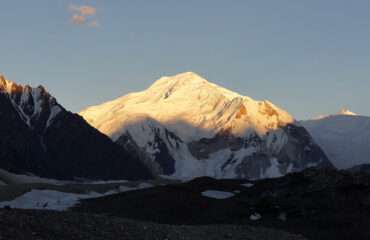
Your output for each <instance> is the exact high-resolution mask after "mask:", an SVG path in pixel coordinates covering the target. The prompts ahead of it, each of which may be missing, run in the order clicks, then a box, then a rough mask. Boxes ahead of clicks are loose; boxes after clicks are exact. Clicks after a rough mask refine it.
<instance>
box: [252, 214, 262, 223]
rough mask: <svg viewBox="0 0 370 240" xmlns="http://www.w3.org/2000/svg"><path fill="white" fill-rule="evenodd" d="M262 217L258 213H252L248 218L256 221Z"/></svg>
mask: <svg viewBox="0 0 370 240" xmlns="http://www.w3.org/2000/svg"><path fill="white" fill-rule="evenodd" d="M261 218H262V217H261V215H259V214H258V213H254V214H252V215H251V216H250V217H249V219H250V220H252V221H257V220H259V219H261Z"/></svg>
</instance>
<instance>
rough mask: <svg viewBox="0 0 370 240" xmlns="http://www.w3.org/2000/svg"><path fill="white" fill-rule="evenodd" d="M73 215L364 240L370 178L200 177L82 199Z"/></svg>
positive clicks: (331, 174) (320, 174)
mask: <svg viewBox="0 0 370 240" xmlns="http://www.w3.org/2000/svg"><path fill="white" fill-rule="evenodd" d="M207 190H217V191H223V192H227V193H229V194H234V195H233V196H232V197H229V198H226V199H214V198H209V197H206V196H203V195H202V193H203V192H204V191H207ZM72 210H73V211H79V212H91V213H104V214H110V215H111V216H117V217H127V218H132V219H137V220H141V221H153V222H158V223H164V224H175V225H182V224H185V225H210V224H233V225H241V226H245V225H248V226H250V225H253V226H262V227H268V228H274V229H280V230H283V231H287V232H291V233H295V234H301V235H303V236H304V237H306V238H308V239H315V240H317V239H319V240H321V239H322V240H328V239H333V240H334V239H335V240H346V239H356V240H368V239H370V227H369V226H370V174H368V173H366V172H353V173H351V172H347V171H337V170H334V169H319V168H310V169H306V170H304V171H302V172H299V173H293V174H288V175H286V176H284V177H280V178H274V179H265V180H260V181H255V182H251V181H248V180H242V179H222V180H216V179H212V178H209V177H203V178H198V179H194V180H192V181H190V182H186V183H183V184H174V185H165V186H157V187H153V188H148V189H142V190H138V191H131V192H124V193H119V194H115V195H111V196H106V197H102V198H95V199H86V200H82V202H81V204H80V205H77V206H76V207H75V208H74V209H72ZM257 214H258V215H257ZM256 216H257V217H256ZM210 239H211V238H210ZM272 239H276V238H272Z"/></svg>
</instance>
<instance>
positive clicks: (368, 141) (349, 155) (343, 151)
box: [300, 110, 370, 169]
mask: <svg viewBox="0 0 370 240" xmlns="http://www.w3.org/2000/svg"><path fill="white" fill-rule="evenodd" d="M300 123H301V124H302V125H303V126H304V127H305V128H306V129H307V130H308V132H309V133H310V134H311V136H312V137H313V138H314V139H315V141H316V142H317V143H318V144H319V145H320V146H321V148H322V149H323V150H324V152H325V153H326V155H327V156H328V157H329V159H330V161H331V162H332V163H333V164H334V166H335V167H336V168H338V169H347V168H352V167H354V166H356V165H362V164H370V117H365V116H357V115H356V114H355V113H353V112H351V111H349V110H342V111H341V112H340V113H338V114H333V115H326V116H321V117H318V118H313V119H310V120H307V121H300Z"/></svg>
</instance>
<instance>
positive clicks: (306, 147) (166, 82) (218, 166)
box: [79, 72, 332, 179]
mask: <svg viewBox="0 0 370 240" xmlns="http://www.w3.org/2000/svg"><path fill="white" fill-rule="evenodd" d="M79 114H80V115H81V116H83V118H84V119H85V120H86V121H87V122H89V123H90V124H91V125H92V126H94V127H95V128H97V129H98V130H100V131H101V132H103V133H105V134H106V135H108V136H109V137H111V138H112V140H113V141H116V142H117V143H118V144H120V145H121V146H122V147H123V148H124V149H125V150H127V151H129V152H130V153H131V154H133V155H135V156H136V157H138V158H140V159H141V160H142V161H143V162H144V163H145V164H146V166H148V167H149V168H150V169H151V171H152V173H153V174H154V175H161V174H164V175H171V176H173V177H180V178H181V177H185V178H186V177H197V176H212V177H219V178H235V177H238V178H250V179H254V178H264V177H278V176H282V175H284V174H286V173H288V172H292V171H298V170H302V169H304V168H306V167H310V166H321V167H323V166H329V167H332V165H331V163H330V162H329V161H328V159H327V157H326V156H325V154H324V153H323V151H322V150H321V149H320V147H318V145H317V144H316V143H315V142H314V141H313V139H312V138H311V136H310V135H309V134H308V133H307V131H306V130H305V129H304V128H303V127H302V126H300V125H299V124H297V123H296V121H295V120H294V118H293V117H292V116H290V115H289V114H288V113H287V112H285V111H283V110H281V109H279V108H278V107H276V106H275V105H273V104H272V103H270V102H268V101H254V100H253V99H251V98H249V97H245V96H241V95H239V94H237V93H235V92H232V91H229V90H227V89H224V88H222V87H219V86H217V85H215V84H212V83H210V82H208V81H206V80H205V79H204V78H202V77H200V76H198V75H197V74H195V73H191V72H189V73H183V74H179V75H176V76H173V77H163V78H161V79H159V80H158V81H156V82H155V83H154V84H152V85H151V86H150V87H149V88H148V89H147V90H145V91H142V92H138V93H131V94H128V95H125V96H123V97H121V98H119V99H116V100H114V101H111V102H107V103H104V104H102V105H99V106H95V107H89V108H87V109H85V110H83V111H82V112H80V113H79Z"/></svg>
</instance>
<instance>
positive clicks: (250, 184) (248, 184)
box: [240, 183, 254, 188]
mask: <svg viewBox="0 0 370 240" xmlns="http://www.w3.org/2000/svg"><path fill="white" fill-rule="evenodd" d="M240 185H242V186H243V187H247V188H249V187H253V185H254V184H253V183H243V184H240Z"/></svg>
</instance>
